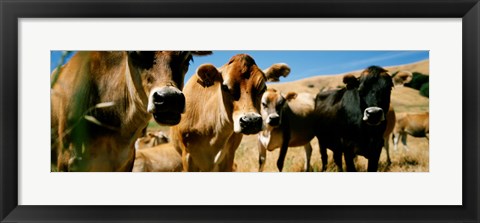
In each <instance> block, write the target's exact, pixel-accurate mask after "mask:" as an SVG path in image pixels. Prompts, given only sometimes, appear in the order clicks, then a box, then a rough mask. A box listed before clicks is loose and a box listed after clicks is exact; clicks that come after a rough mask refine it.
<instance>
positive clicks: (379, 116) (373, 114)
mask: <svg viewBox="0 0 480 223" xmlns="http://www.w3.org/2000/svg"><path fill="white" fill-rule="evenodd" d="M363 120H364V121H367V123H369V124H372V125H378V124H380V122H381V121H383V120H385V117H384V114H383V109H382V108H379V107H368V108H366V109H365V112H364V114H363Z"/></svg>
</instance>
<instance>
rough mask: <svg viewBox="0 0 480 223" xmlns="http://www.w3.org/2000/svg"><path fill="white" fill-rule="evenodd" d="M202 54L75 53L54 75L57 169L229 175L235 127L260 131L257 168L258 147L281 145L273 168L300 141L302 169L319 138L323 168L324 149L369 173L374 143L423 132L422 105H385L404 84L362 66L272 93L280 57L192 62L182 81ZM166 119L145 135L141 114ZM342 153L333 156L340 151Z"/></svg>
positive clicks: (377, 147)
mask: <svg viewBox="0 0 480 223" xmlns="http://www.w3.org/2000/svg"><path fill="white" fill-rule="evenodd" d="M211 53H212V52H211V51H133V52H123V51H116V52H115V51H113V52H111V51H98V52H90V51H80V52H77V53H76V54H75V55H74V56H73V57H72V58H71V59H70V61H69V62H68V63H66V64H65V65H63V66H62V67H61V68H59V70H55V71H53V73H52V75H56V77H55V78H54V79H55V80H56V82H55V83H54V84H53V87H52V90H51V128H52V129H51V130H52V132H51V161H52V170H55V171H102V172H111V171H124V172H125V171H128V172H129V171H234V170H235V167H236V164H235V163H234V156H235V151H236V150H237V148H238V147H239V145H240V142H241V141H242V137H243V135H250V134H258V149H259V171H263V169H264V165H265V160H266V151H267V150H269V151H272V150H274V149H276V148H280V156H279V158H278V160H277V167H278V169H279V170H280V171H281V170H282V168H283V165H284V159H285V156H286V153H287V150H288V147H293V146H304V148H305V154H306V162H305V170H306V171H309V170H310V156H311V153H312V146H311V145H310V141H311V140H312V139H313V138H315V137H316V138H317V139H318V141H319V146H320V154H321V159H322V165H323V167H322V170H325V168H326V166H327V161H328V157H327V149H330V150H331V151H332V152H333V158H334V161H335V164H336V166H337V169H338V171H343V167H342V166H343V165H342V161H343V159H344V160H345V164H346V170H347V171H356V168H355V163H354V158H355V156H357V155H361V156H364V157H365V158H367V159H368V171H377V168H378V162H379V158H380V154H381V152H382V147H384V146H385V149H386V151H387V159H388V161H387V162H390V156H389V154H388V140H389V138H390V135H393V142H394V145H395V149H397V143H398V141H399V139H400V138H401V141H402V143H403V144H404V148H407V147H406V137H407V134H410V135H412V136H415V137H427V138H428V134H429V129H428V126H429V124H428V120H429V117H428V113H425V114H404V115H402V116H401V117H400V115H397V116H398V117H396V115H395V112H394V111H393V108H392V107H391V105H390V96H391V90H392V87H393V86H394V84H403V83H404V82H408V81H409V80H411V73H409V72H403V73H399V74H397V75H396V76H395V77H393V78H392V76H391V75H390V74H389V73H388V72H387V70H385V69H383V68H381V67H378V66H370V67H368V68H367V69H365V70H364V71H363V72H362V73H361V75H360V76H359V77H355V76H353V75H345V76H344V77H343V82H344V84H345V86H344V87H341V88H338V89H332V90H328V91H322V92H319V93H318V94H317V95H311V94H307V93H295V92H288V93H282V92H279V91H277V90H275V89H273V88H268V89H267V85H266V82H269V81H271V82H274V81H279V78H280V77H286V76H287V75H288V74H289V73H290V68H289V67H288V65H286V64H283V63H279V64H274V65H272V66H271V67H269V68H266V69H264V70H262V69H260V68H259V67H258V66H257V65H256V63H255V60H254V59H253V58H252V57H250V56H249V55H246V54H238V55H235V56H233V57H232V58H231V59H230V60H229V61H227V63H226V64H225V65H223V66H222V67H215V66H214V65H212V64H202V65H200V66H199V67H198V68H197V70H196V73H195V74H194V75H193V76H192V77H191V78H190V79H189V80H188V81H187V83H186V84H185V86H184V76H185V74H186V72H187V70H188V67H189V63H190V61H191V60H192V57H193V56H204V55H209V54H211ZM152 117H153V118H154V119H155V121H156V122H157V123H159V124H161V125H168V126H171V128H170V135H169V136H166V135H165V134H163V133H161V132H158V133H154V132H149V133H147V131H146V127H147V125H148V123H149V121H150V120H151V118H152ZM342 157H343V158H342Z"/></svg>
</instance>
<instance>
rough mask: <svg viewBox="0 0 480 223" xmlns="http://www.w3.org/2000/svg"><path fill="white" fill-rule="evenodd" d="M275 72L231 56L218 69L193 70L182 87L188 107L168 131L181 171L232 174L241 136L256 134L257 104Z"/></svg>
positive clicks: (249, 59)
mask: <svg viewBox="0 0 480 223" xmlns="http://www.w3.org/2000/svg"><path fill="white" fill-rule="evenodd" d="M276 72H277V70H276V69H268V73H266V74H265V73H264V72H263V71H262V70H260V68H258V66H257V65H256V63H255V61H254V60H253V58H252V57H250V56H249V55H246V54H239V55H235V56H233V57H232V58H231V59H230V60H229V61H228V63H227V64H225V65H223V66H222V67H220V68H216V67H215V66H213V65H211V64H203V65H201V66H200V67H199V68H198V69H197V73H196V74H195V75H193V76H192V77H191V78H190V80H189V81H188V82H187V84H186V85H185V89H184V93H185V96H186V99H187V100H186V106H187V107H188V109H187V110H186V112H185V113H184V114H183V115H182V120H181V121H180V123H179V124H178V125H177V126H174V127H172V129H171V137H172V142H173V144H174V145H175V147H176V148H177V149H179V150H182V158H183V160H184V168H186V169H187V170H188V171H232V168H233V160H234V155H235V151H236V149H237V147H238V146H239V144H240V141H241V140H242V136H243V134H256V133H258V132H259V131H260V130H262V117H261V115H260V101H261V98H262V94H263V92H264V91H265V90H266V88H267V86H266V85H265V81H266V79H267V77H268V76H270V75H276ZM187 154H189V156H188V160H187Z"/></svg>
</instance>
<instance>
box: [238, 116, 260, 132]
mask: <svg viewBox="0 0 480 223" xmlns="http://www.w3.org/2000/svg"><path fill="white" fill-rule="evenodd" d="M240 127H241V128H242V130H241V131H242V133H243V134H256V133H258V132H260V130H262V116H260V115H257V114H255V115H253V114H252V115H245V116H242V117H241V118H240Z"/></svg>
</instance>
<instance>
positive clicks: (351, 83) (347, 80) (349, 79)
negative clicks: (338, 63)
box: [343, 74, 360, 90]
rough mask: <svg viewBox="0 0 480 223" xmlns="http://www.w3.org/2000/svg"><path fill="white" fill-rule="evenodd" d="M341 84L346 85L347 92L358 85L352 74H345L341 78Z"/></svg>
mask: <svg viewBox="0 0 480 223" xmlns="http://www.w3.org/2000/svg"><path fill="white" fill-rule="evenodd" d="M343 83H344V84H346V85H347V89H348V90H351V89H354V88H357V87H358V85H359V84H360V83H359V82H358V79H357V78H356V77H355V76H353V75H352V74H347V75H345V76H343Z"/></svg>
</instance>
